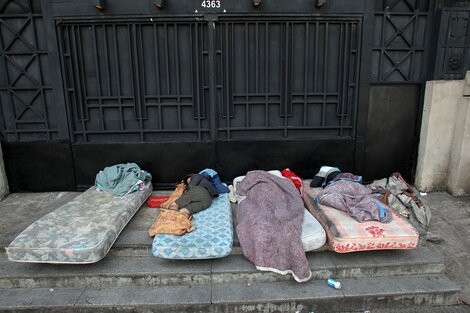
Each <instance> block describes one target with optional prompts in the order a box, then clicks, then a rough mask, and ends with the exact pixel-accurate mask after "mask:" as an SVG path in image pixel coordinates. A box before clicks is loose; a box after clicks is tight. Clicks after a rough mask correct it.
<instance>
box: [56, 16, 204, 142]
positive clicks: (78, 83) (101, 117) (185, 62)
mask: <svg viewBox="0 0 470 313" xmlns="http://www.w3.org/2000/svg"><path fill="white" fill-rule="evenodd" d="M205 29H206V26H205V24H201V23H199V22H190V21H184V20H178V19H175V18H173V19H172V20H171V21H168V22H166V21H162V19H159V20H158V22H157V21H153V20H150V19H146V20H145V21H143V20H142V19H141V20H134V21H126V22H123V21H119V22H115V21H108V22H67V21H65V22H63V23H62V25H61V32H60V42H61V49H62V60H63V64H64V68H65V70H66V88H67V92H68V101H69V109H70V113H71V124H72V128H73V130H72V132H73V140H74V142H122V141H124V142H152V141H201V140H207V139H208V138H209V133H210V129H209V121H208V112H207V98H208V92H209V90H208V82H207V80H208V75H206V72H207V62H208V60H207V59H208V54H207V35H206V33H205V32H206V30H205Z"/></svg>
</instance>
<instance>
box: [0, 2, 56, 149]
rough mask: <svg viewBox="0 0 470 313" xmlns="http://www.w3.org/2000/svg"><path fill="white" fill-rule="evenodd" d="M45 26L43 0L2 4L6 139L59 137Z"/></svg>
mask: <svg viewBox="0 0 470 313" xmlns="http://www.w3.org/2000/svg"><path fill="white" fill-rule="evenodd" d="M44 29H45V27H44V22H43V17H42V14H41V3H40V1H31V0H19V1H2V3H1V4H0V72H1V73H2V74H1V75H0V110H1V111H0V113H1V118H0V128H1V132H2V136H3V137H4V139H5V140H6V141H12V142H16V141H31V140H53V139H56V138H57V134H58V129H57V125H56V123H57V122H58V121H57V118H56V116H55V110H54V107H53V105H54V100H53V94H52V87H51V82H50V78H51V77H50V74H49V64H48V59H47V58H48V50H47V46H46V40H45V37H46V36H45V33H44Z"/></svg>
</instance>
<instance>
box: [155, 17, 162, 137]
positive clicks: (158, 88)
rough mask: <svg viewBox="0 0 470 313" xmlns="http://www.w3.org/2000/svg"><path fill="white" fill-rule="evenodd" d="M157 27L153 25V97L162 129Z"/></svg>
mask: <svg viewBox="0 0 470 313" xmlns="http://www.w3.org/2000/svg"><path fill="white" fill-rule="evenodd" d="M158 41H159V40H158V27H157V24H153V48H154V51H155V53H154V54H153V56H154V60H155V80H156V90H157V94H156V95H155V97H156V101H157V110H158V124H159V129H163V116H162V114H163V108H162V101H161V96H162V87H161V82H160V74H161V72H160V50H159V43H158Z"/></svg>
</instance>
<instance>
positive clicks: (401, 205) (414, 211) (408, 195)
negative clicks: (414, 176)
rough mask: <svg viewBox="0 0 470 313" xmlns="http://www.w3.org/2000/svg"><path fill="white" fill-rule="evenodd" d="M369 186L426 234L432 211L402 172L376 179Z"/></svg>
mask: <svg viewBox="0 0 470 313" xmlns="http://www.w3.org/2000/svg"><path fill="white" fill-rule="evenodd" d="M369 188H370V189H371V190H373V192H374V193H377V194H379V195H381V196H382V199H383V201H384V202H385V203H387V204H388V205H389V206H390V207H391V208H392V209H394V210H395V211H397V212H398V214H400V215H401V216H403V217H405V218H407V219H408V220H409V221H410V222H411V224H413V226H415V227H416V228H417V229H418V231H419V233H420V235H426V234H427V229H428V227H429V224H430V222H431V211H430V210H429V208H427V207H425V206H424V204H423V203H422V202H421V200H419V199H418V197H417V196H416V195H415V193H414V192H413V189H412V188H411V187H410V185H409V184H408V183H407V182H406V181H405V179H404V178H403V177H402V176H401V174H400V173H393V174H392V175H391V176H390V177H389V178H383V179H380V180H376V181H374V182H373V183H372V184H370V185H369Z"/></svg>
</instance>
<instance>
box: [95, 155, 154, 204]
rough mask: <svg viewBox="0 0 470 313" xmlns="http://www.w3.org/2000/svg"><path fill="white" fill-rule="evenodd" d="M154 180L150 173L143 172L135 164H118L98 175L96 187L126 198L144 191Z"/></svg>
mask: <svg viewBox="0 0 470 313" xmlns="http://www.w3.org/2000/svg"><path fill="white" fill-rule="evenodd" d="M151 180H152V175H150V173H148V172H146V171H144V170H141V169H140V167H139V166H138V165H137V164H135V163H127V164H116V165H113V166H109V167H105V168H104V170H102V171H100V172H99V173H98V174H97V175H96V179H95V186H96V189H97V190H103V191H106V192H108V193H110V194H113V195H116V196H124V195H127V194H129V193H131V192H134V191H137V190H142V189H143V188H144V187H145V184H146V183H148V182H150V181H151Z"/></svg>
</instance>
